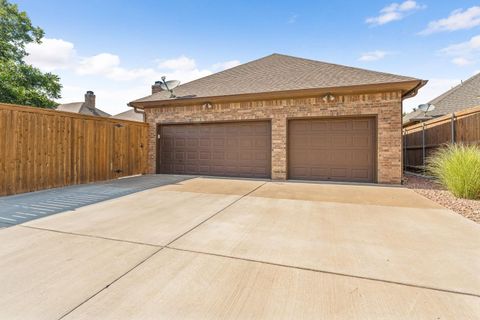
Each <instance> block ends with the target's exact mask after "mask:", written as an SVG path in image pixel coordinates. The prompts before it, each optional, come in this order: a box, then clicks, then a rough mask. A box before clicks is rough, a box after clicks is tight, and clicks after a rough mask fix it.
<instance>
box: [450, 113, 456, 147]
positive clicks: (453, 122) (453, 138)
mask: <svg viewBox="0 0 480 320" xmlns="http://www.w3.org/2000/svg"><path fill="white" fill-rule="evenodd" d="M451 121H452V128H451V130H452V143H455V112H452V120H451Z"/></svg>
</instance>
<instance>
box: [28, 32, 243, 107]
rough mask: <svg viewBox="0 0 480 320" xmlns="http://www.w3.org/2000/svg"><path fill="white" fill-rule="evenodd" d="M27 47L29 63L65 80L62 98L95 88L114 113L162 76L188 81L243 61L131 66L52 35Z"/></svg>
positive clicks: (79, 97) (173, 60)
mask: <svg viewBox="0 0 480 320" xmlns="http://www.w3.org/2000/svg"><path fill="white" fill-rule="evenodd" d="M27 50H28V53H29V54H30V55H29V56H28V57H27V62H28V63H30V64H32V65H34V66H36V67H39V68H41V69H42V70H44V71H55V73H57V74H59V75H60V77H61V79H62V84H63V89H62V99H61V100H60V102H62V103H66V102H72V101H82V100H83V95H84V93H85V91H86V90H93V91H94V92H95V94H96V96H97V102H98V103H97V104H98V106H99V108H100V109H102V110H103V109H105V111H107V112H109V113H112V114H114V113H119V112H121V111H123V110H125V109H126V104H127V103H128V102H130V101H132V100H134V99H136V98H139V97H143V96H146V95H149V94H150V93H151V88H150V85H151V84H153V83H154V81H156V80H160V78H161V77H162V76H166V77H167V79H169V80H174V79H175V80H180V81H181V82H182V83H185V82H188V81H191V80H195V79H198V78H201V77H204V76H208V75H210V74H212V73H213V72H218V71H221V70H224V69H228V68H232V67H234V66H237V65H239V64H240V61H238V60H229V61H221V62H217V63H215V64H213V65H210V66H207V67H206V68H200V67H199V66H198V65H197V63H196V61H195V59H193V58H191V57H188V56H186V55H180V56H178V57H173V58H169V59H161V60H160V59H157V60H155V61H146V65H145V66H143V67H141V68H130V67H127V66H125V65H124V64H123V63H122V59H121V57H120V56H119V55H116V54H114V53H110V52H101V53H98V54H95V55H92V56H81V55H79V54H77V52H76V50H75V46H74V45H73V43H71V42H68V41H65V40H62V39H49V38H46V39H44V40H43V42H42V43H41V44H36V45H29V46H28V47H27ZM105 79H109V81H106V80H105ZM110 80H113V81H110Z"/></svg>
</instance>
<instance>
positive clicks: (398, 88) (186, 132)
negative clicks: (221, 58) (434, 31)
mask: <svg viewBox="0 0 480 320" xmlns="http://www.w3.org/2000/svg"><path fill="white" fill-rule="evenodd" d="M425 83H426V81H423V80H419V79H415V78H410V77H404V76H398V75H393V74H387V73H381V72H375V71H369V70H363V69H358V68H351V67H346V66H340V65H335V64H329V63H324V62H319V61H313V60H307V59H301V58H295V57H290V56H285V55H279V54H273V55H270V56H267V57H264V58H261V59H258V60H255V61H252V62H249V63H246V64H243V65H240V66H237V67H234V68H231V69H228V70H225V71H222V72H219V73H216V74H213V75H210V76H207V77H204V78H201V79H198V80H195V81H192V82H189V83H186V84H184V85H181V86H179V87H177V88H175V90H174V92H175V95H176V97H171V94H170V92H168V91H162V90H161V89H160V88H159V86H158V85H154V86H153V87H152V95H150V96H148V97H145V98H141V99H138V100H135V101H133V102H131V103H130V106H132V107H135V108H136V109H143V110H144V112H145V116H146V121H147V122H148V123H149V124H150V140H149V141H150V145H149V170H150V172H151V173H175V174H200V175H220V176H238V177H260V178H272V179H279V180H285V179H306V180H331V181H357V182H377V183H393V184H397V183H401V178H402V163H401V161H402V136H401V127H402V114H401V113H402V101H403V99H405V98H408V97H411V96H414V95H415V94H416V93H417V90H418V89H419V88H420V87H422V86H423V85H424V84H425Z"/></svg>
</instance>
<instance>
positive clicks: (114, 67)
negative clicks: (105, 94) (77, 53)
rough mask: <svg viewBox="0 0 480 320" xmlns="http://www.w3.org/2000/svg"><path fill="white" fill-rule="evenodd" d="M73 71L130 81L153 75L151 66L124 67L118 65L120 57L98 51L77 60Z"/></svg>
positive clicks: (80, 73) (153, 71)
mask: <svg viewBox="0 0 480 320" xmlns="http://www.w3.org/2000/svg"><path fill="white" fill-rule="evenodd" d="M75 71H76V73H77V74H79V75H100V76H105V77H107V78H109V79H112V80H118V81H130V80H135V79H145V78H151V77H153V76H155V74H156V72H155V70H154V69H152V68H145V69H143V68H137V69H135V68H134V69H126V68H122V67H120V57H119V56H117V55H114V54H111V53H100V54H97V55H95V56H92V57H88V58H83V59H81V60H80V61H79V63H78V65H77V67H76V68H75Z"/></svg>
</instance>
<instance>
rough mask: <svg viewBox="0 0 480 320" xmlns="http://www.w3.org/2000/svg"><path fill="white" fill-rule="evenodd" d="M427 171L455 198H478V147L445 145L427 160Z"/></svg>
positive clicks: (479, 178) (479, 158)
mask: <svg viewBox="0 0 480 320" xmlns="http://www.w3.org/2000/svg"><path fill="white" fill-rule="evenodd" d="M427 170H428V172H430V173H431V174H432V175H433V176H434V177H436V178H437V179H438V180H439V182H440V183H441V184H443V185H444V186H445V187H446V188H447V189H448V190H450V191H451V192H452V193H453V194H454V195H455V196H456V197H459V198H467V199H478V198H480V147H479V146H474V145H471V146H467V145H463V144H451V145H447V146H445V147H443V148H441V149H439V150H438V151H436V152H435V153H434V154H433V155H432V156H431V157H430V158H429V159H428V160H427Z"/></svg>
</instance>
